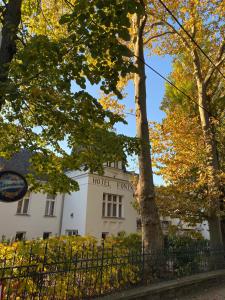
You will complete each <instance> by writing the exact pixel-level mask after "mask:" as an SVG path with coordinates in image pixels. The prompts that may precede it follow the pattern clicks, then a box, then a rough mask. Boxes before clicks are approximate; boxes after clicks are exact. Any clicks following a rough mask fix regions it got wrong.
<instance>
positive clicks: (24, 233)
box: [15, 231, 27, 241]
mask: <svg viewBox="0 0 225 300" xmlns="http://www.w3.org/2000/svg"><path fill="white" fill-rule="evenodd" d="M26 233H27V232H26V231H17V232H16V235H15V241H24V240H25V239H26ZM19 234H22V237H21V238H18V237H17V235H19Z"/></svg>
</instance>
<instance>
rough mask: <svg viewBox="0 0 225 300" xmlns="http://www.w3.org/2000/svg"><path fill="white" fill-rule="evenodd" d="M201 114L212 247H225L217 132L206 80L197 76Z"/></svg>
mask: <svg viewBox="0 0 225 300" xmlns="http://www.w3.org/2000/svg"><path fill="white" fill-rule="evenodd" d="M197 87H198V100H199V115H200V119H201V126H202V131H203V136H204V140H205V146H206V151H207V159H208V161H207V169H208V194H209V197H210V199H209V201H210V203H209V217H208V223H209V232H210V245H211V248H212V249H218V248H222V247H223V239H222V232H221V222H220V217H219V211H220V188H219V182H218V171H219V161H218V155H217V149H216V142H215V134H214V132H213V128H212V124H211V121H210V116H209V112H208V105H207V93H206V86H205V84H204V82H202V81H201V80H199V78H197Z"/></svg>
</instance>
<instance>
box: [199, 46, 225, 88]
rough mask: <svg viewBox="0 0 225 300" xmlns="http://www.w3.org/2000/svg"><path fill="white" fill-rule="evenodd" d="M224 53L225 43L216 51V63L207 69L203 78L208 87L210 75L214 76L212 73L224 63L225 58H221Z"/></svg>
mask: <svg viewBox="0 0 225 300" xmlns="http://www.w3.org/2000/svg"><path fill="white" fill-rule="evenodd" d="M224 53H225V42H223V43H222V44H221V46H220V48H219V50H218V53H217V57H216V63H215V66H212V67H211V68H209V71H208V73H207V75H206V77H205V81H204V82H205V85H208V84H209V82H210V80H211V78H212V75H213V74H214V72H215V71H216V69H217V68H219V67H220V66H221V65H222V64H223V62H224V61H225V57H223V54H224Z"/></svg>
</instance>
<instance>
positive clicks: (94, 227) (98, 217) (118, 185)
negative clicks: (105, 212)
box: [86, 168, 138, 238]
mask: <svg viewBox="0 0 225 300" xmlns="http://www.w3.org/2000/svg"><path fill="white" fill-rule="evenodd" d="M129 178H130V175H129V174H128V173H124V172H123V171H122V170H118V169H113V168H106V170H105V174H104V176H98V175H97V174H93V175H91V174H90V176H89V185H88V187H89V188H88V202H87V217H86V234H87V235H92V236H95V237H97V238H101V236H102V232H109V234H110V235H111V234H114V235H117V234H118V232H120V231H125V232H126V233H128V234H129V233H132V232H136V231H137V230H136V220H137V217H138V215H137V212H136V210H135V209H134V208H133V206H132V204H131V202H132V201H133V190H132V185H131V183H130V182H129ZM103 193H109V194H115V195H120V196H122V197H123V200H122V201H123V218H121V219H120V218H113V217H102V202H103Z"/></svg>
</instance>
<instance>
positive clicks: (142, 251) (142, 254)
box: [141, 242, 145, 282]
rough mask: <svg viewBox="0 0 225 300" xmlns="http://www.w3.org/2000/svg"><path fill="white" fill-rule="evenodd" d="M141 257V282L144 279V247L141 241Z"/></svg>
mask: <svg viewBox="0 0 225 300" xmlns="http://www.w3.org/2000/svg"><path fill="white" fill-rule="evenodd" d="M141 258H142V282H143V281H144V280H145V248H144V243H143V242H142V249H141Z"/></svg>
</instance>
